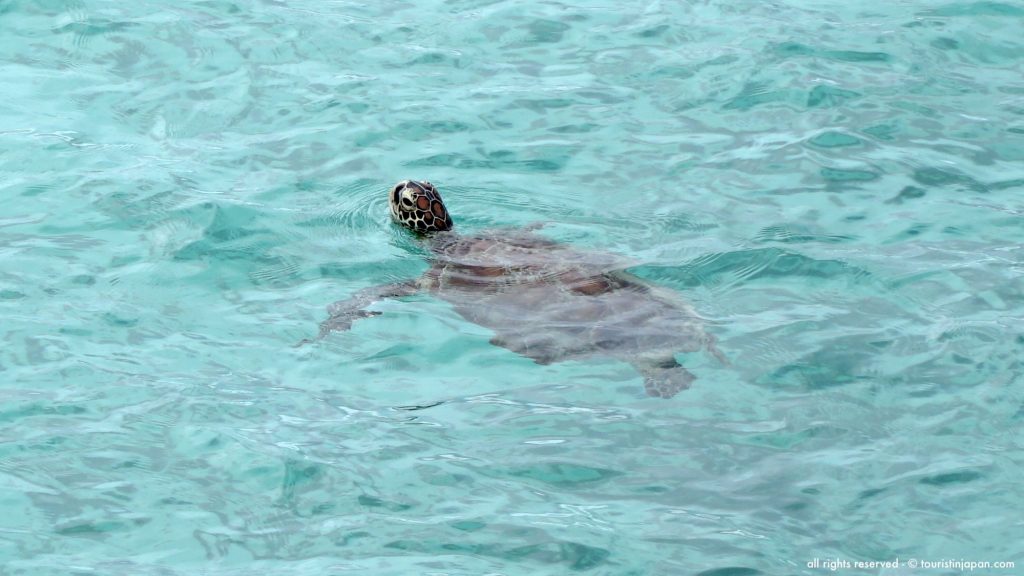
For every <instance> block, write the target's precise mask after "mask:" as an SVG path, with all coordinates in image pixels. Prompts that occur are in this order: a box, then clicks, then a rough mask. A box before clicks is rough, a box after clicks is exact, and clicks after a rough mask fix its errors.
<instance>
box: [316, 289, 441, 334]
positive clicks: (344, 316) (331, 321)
mask: <svg viewBox="0 0 1024 576" xmlns="http://www.w3.org/2000/svg"><path fill="white" fill-rule="evenodd" d="M421 288H422V287H421V286H420V282H418V281H416V280H406V281H405V282H395V283H393V284H382V285H380V286H371V287H369V288H364V289H362V290H360V291H358V292H356V293H355V294H353V295H352V297H351V298H349V299H348V300H339V301H338V302H335V303H334V304H331V305H330V306H328V307H327V314H328V317H327V320H324V321H323V322H321V323H320V333H319V334H317V337H316V340H320V339H322V338H323V337H325V336H327V335H328V334H330V333H331V332H334V331H337V332H344V331H345V330H348V329H350V328H352V323H353V322H355V321H356V320H358V319H360V318H369V317H371V316H379V315H380V312H375V311H373V310H367V309H366V307H367V306H369V305H371V304H373V303H374V302H379V301H381V300H385V299H388V298H401V297H403V296H412V295H413V294H416V293H417V292H419V291H420V290H421ZM312 342H313V340H310V339H309V338H305V339H303V340H302V341H301V342H299V343H298V344H296V347H298V346H302V345H304V344H310V343H312Z"/></svg>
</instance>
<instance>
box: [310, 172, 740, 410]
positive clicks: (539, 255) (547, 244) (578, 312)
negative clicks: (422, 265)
mask: <svg viewBox="0 0 1024 576" xmlns="http://www.w3.org/2000/svg"><path fill="white" fill-rule="evenodd" d="M389 200H390V204H391V212H392V216H393V217H394V219H395V220H396V221H397V222H400V223H403V224H405V225H406V226H407V227H410V228H412V229H414V230H417V231H419V232H424V233H430V235H429V236H428V237H427V238H426V242H427V245H428V247H429V249H430V252H431V267H430V269H429V270H427V272H426V273H425V274H424V275H423V276H422V277H420V278H419V279H417V280H411V281H408V282H400V283H396V284H390V285H385V286H378V287H373V288H369V289H366V290H363V291H361V292H359V293H357V294H356V295H355V296H353V297H352V298H350V299H349V300H345V301H341V302H337V303H335V304H333V305H331V306H330V307H329V308H328V311H329V313H330V318H328V319H327V320H326V321H325V322H324V323H323V324H322V326H321V332H320V333H321V336H324V335H326V334H327V333H329V332H330V331H332V330H346V329H348V328H349V327H350V326H351V323H352V321H353V320H354V319H356V318H360V317H365V316H371V315H375V314H376V313H374V312H368V311H366V310H365V307H366V306H367V305H369V304H371V303H372V302H374V301H376V300H379V299H382V298H388V297H401V296H407V295H411V294H414V293H418V292H424V291H425V292H429V293H430V294H433V295H434V296H436V297H438V298H441V299H443V300H446V301H448V302H450V303H451V304H452V305H453V306H454V308H455V311H456V312H457V313H458V314H459V315H460V316H462V317H463V318H465V319H466V320H468V321H470V322H473V323H475V324H479V325H481V326H485V327H487V328H490V329H491V330H493V331H494V332H495V336H494V338H492V339H491V343H492V344H494V345H496V346H501V347H502V348H507V349H508V350H511V351H513V352H515V353H517V354H520V355H522V356H525V357H527V358H530V359H532V360H534V361H535V362H537V363H539V364H549V363H552V362H558V361H562V360H571V359H580V358H585V357H589V356H594V355H602V356H609V357H613V358H618V359H621V360H624V361H626V362H629V363H631V364H633V365H634V366H635V367H636V368H637V370H638V371H639V372H640V373H641V374H642V375H643V377H644V385H645V388H646V390H647V393H648V394H649V395H651V396H659V397H663V398H669V397H672V396H674V395H675V394H676V393H677V392H679V391H680V390H683V389H685V388H688V387H689V385H690V383H691V382H692V381H693V380H694V376H693V375H692V374H690V373H689V372H688V371H687V370H686V369H685V368H683V367H682V366H681V365H679V363H678V362H677V361H676V360H675V357H674V354H675V353H676V352H694V351H698V350H708V351H709V352H711V353H712V354H714V355H715V356H716V357H717V358H719V359H720V360H722V361H723V362H724V361H725V359H724V357H722V355H721V353H720V352H718V350H717V348H715V344H714V343H715V339H714V337H713V336H712V335H710V334H708V333H707V332H705V331H704V327H703V321H702V320H701V319H700V317H699V316H698V315H697V314H696V312H694V310H693V309H692V308H691V307H690V306H689V305H688V304H687V303H686V302H684V301H683V300H682V299H681V298H679V297H678V296H676V294H675V293H674V292H672V291H669V290H666V289H662V288H657V287H654V286H651V285H649V284H647V283H645V282H644V281H642V280H641V279H639V278H637V277H636V276H633V275H632V274H629V273H628V272H624V271H623V270H622V268H624V267H625V265H626V264H627V263H626V262H624V261H623V260H622V259H620V258H617V257H614V256H611V255H607V254H601V253H594V252H586V251H581V250H577V249H574V248H571V247H569V246H566V245H564V244H559V243H557V242H555V241H553V240H550V239H547V238H544V237H543V236H540V235H538V234H535V233H533V232H532V231H530V230H494V231H489V232H482V233H479V234H474V235H469V236H461V235H458V234H456V233H455V232H453V231H451V227H452V221H451V217H450V215H449V214H448V212H447V209H446V208H445V207H444V204H443V203H442V202H441V198H440V195H439V194H438V193H437V190H436V189H435V188H434V187H433V186H432V185H431V184H430V183H429V182H416V181H403V182H400V183H399V184H398V185H397V186H396V187H395V188H394V189H393V190H392V191H391V192H390V194H389Z"/></svg>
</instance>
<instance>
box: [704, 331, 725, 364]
mask: <svg viewBox="0 0 1024 576" xmlns="http://www.w3.org/2000/svg"><path fill="white" fill-rule="evenodd" d="M717 343H718V338H716V337H715V335H714V334H708V342H707V351H708V354H711V355H712V356H714V357H715V358H717V359H718V361H719V362H721V363H722V366H730V365H731V364H730V363H729V359H728V358H726V357H725V354H722V351H721V350H719V349H718V346H716V344H717Z"/></svg>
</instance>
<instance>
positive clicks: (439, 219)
mask: <svg viewBox="0 0 1024 576" xmlns="http://www.w3.org/2000/svg"><path fill="white" fill-rule="evenodd" d="M388 204H389V205H390V207H391V218H392V219H393V220H394V221H395V222H397V223H399V224H401V225H402V226H405V227H406V228H408V229H410V230H413V231H415V232H420V233H426V232H441V231H444V230H451V229H452V226H453V223H452V217H451V215H450V214H448V209H447V208H446V207H445V205H444V202H443V201H442V200H441V194H439V193H438V191H437V188H435V187H434V185H433V184H431V183H430V182H427V181H426V180H424V181H422V182H418V181H416V180H402V181H401V182H399V183H398V184H395V186H394V187H393V188H392V189H391V191H390V192H389V193H388Z"/></svg>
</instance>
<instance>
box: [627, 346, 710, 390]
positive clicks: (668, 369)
mask: <svg viewBox="0 0 1024 576" xmlns="http://www.w3.org/2000/svg"><path fill="white" fill-rule="evenodd" d="M631 364H633V366H634V367H635V368H636V369H637V371H638V372H640V374H641V375H642V376H643V377H644V390H646V391H647V395H648V396H654V397H655V398H671V397H673V396H675V395H676V394H678V393H679V392H681V391H682V390H686V389H687V388H689V387H690V384H692V383H693V381H694V380H696V379H697V377H696V376H694V375H693V374H691V373H690V371H689V370H687V369H686V368H683V366H682V365H681V364H680V363H679V362H676V359H675V358H673V357H671V356H668V357H665V358H638V359H634V360H632V361H631Z"/></svg>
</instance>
